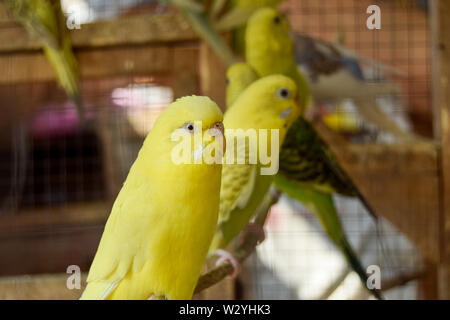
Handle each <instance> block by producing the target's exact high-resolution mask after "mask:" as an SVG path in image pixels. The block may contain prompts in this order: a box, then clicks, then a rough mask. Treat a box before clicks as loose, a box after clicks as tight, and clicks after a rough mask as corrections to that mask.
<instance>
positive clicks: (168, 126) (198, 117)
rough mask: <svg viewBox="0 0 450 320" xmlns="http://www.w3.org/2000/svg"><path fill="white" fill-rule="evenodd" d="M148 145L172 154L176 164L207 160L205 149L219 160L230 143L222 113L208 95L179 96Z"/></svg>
mask: <svg viewBox="0 0 450 320" xmlns="http://www.w3.org/2000/svg"><path fill="white" fill-rule="evenodd" d="M155 139H158V140H160V143H154V140H155ZM144 145H148V148H147V149H148V150H152V149H153V152H157V153H159V154H161V155H168V156H170V157H171V160H172V162H174V163H175V164H199V162H200V163H204V161H203V160H204V157H205V152H210V153H212V154H211V155H210V156H217V159H219V158H221V157H222V155H223V153H224V151H225V145H226V143H225V138H224V126H223V124H222V112H221V110H220V109H219V107H218V106H217V104H216V103H215V102H213V101H212V100H211V99H209V98H208V97H202V96H189V97H183V98H180V99H177V100H176V101H175V102H173V103H172V104H170V105H169V106H168V107H167V108H166V109H165V110H164V112H163V113H162V114H161V115H160V116H159V118H158V119H157V121H156V123H155V125H154V126H153V128H152V130H151V131H150V133H149V136H148V137H147V139H146V142H145V143H144ZM152 145H153V146H154V148H152ZM217 152H218V154H217ZM166 158H167V157H166ZM166 160H167V159H166ZM199 160H200V161H199Z"/></svg>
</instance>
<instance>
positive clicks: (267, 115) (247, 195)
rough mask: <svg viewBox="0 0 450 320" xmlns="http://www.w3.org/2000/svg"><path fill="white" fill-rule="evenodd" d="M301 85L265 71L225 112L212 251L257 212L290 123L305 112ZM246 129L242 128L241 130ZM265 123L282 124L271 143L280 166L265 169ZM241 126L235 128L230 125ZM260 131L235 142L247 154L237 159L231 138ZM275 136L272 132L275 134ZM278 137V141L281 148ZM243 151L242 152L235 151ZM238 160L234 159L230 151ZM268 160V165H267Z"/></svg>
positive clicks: (269, 126) (274, 126) (267, 125)
mask: <svg viewBox="0 0 450 320" xmlns="http://www.w3.org/2000/svg"><path fill="white" fill-rule="evenodd" d="M298 99H299V98H298V90H297V86H296V85H295V82H294V81H292V80H291V79H289V78H288V77H285V76H282V75H272V76H268V77H264V78H262V79H259V80H257V81H255V82H254V83H252V84H251V85H250V86H248V88H247V89H246V90H245V91H244V92H243V93H242V94H241V95H239V97H238V98H237V99H236V101H235V102H234V104H233V106H232V107H231V108H229V109H228V110H227V112H226V113H225V115H224V125H225V127H226V130H227V131H226V138H227V152H226V156H225V162H224V165H223V170H222V185H221V191H220V210H219V224H218V227H217V231H216V234H215V235H214V239H213V242H212V244H211V247H210V250H209V253H210V254H213V253H214V252H215V251H216V250H217V249H224V248H226V247H227V245H228V244H229V243H230V242H231V240H233V238H235V237H236V236H237V235H238V234H239V233H240V232H241V231H242V230H243V229H244V228H245V226H246V225H248V223H249V221H250V219H251V217H252V215H253V213H254V212H255V210H256V209H257V208H258V206H259V205H260V203H261V202H262V200H263V198H264V196H265V195H266V193H267V191H268V189H269V187H270V185H271V183H272V180H273V174H275V173H276V171H277V169H278V157H277V156H278V152H279V148H280V146H281V144H282V142H283V140H284V138H285V135H286V132H287V128H288V127H289V126H290V125H291V123H292V121H293V120H294V119H295V118H297V117H298V115H299V114H300V107H299V104H298ZM239 129H241V131H239ZM262 129H267V130H268V131H269V130H272V129H275V130H278V139H277V140H276V141H275V140H274V141H272V140H271V139H270V140H269V138H268V137H269V136H270V134H271V133H268V136H267V149H266V150H272V149H271V148H272V147H274V149H273V150H272V151H268V152H269V154H271V156H272V159H273V161H274V162H272V163H271V164H272V166H274V168H275V170H274V171H272V172H264V171H263V169H268V168H267V165H268V164H267V163H263V162H262V161H261V158H260V152H261V145H260V142H264V140H261V139H264V137H262V136H261V135H260V132H261V131H262ZM231 130H236V131H231ZM252 132H254V133H255V135H256V137H258V142H257V143H255V144H253V146H254V148H250V147H249V146H250V145H251V143H249V142H247V143H245V144H241V147H239V145H238V146H237V147H236V148H235V149H237V152H240V154H241V155H242V154H243V155H245V163H243V164H237V163H236V162H237V159H236V158H234V157H235V156H234V150H232V148H230V147H229V146H230V144H232V143H234V141H238V140H239V139H246V138H245V137H246V136H247V137H249V136H252V134H251V133H252ZM270 137H271V138H272V136H270ZM274 143H276V144H277V145H276V147H278V149H276V147H275V145H274ZM236 154H238V153H236ZM255 154H257V155H258V156H257V157H256V159H257V161H256V162H255V161H253V162H251V161H249V159H251V157H252V155H255ZM230 156H231V157H232V158H233V159H234V160H235V161H234V163H230V161H229V160H228V158H227V157H230ZM265 164H266V165H265Z"/></svg>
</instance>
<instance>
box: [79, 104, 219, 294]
mask: <svg viewBox="0 0 450 320" xmlns="http://www.w3.org/2000/svg"><path fill="white" fill-rule="evenodd" d="M199 121H201V127H199V126H198V123H199ZM221 121H222V112H221V111H220V109H219V108H218V106H217V105H216V104H215V103H214V102H213V101H211V100H210V99H209V98H207V97H196V96H191V97H184V98H181V99H178V100H177V101H175V102H174V103H172V104H171V105H169V106H168V107H167V108H166V109H165V110H164V112H163V113H162V114H161V116H160V117H159V118H158V119H157V121H156V123H155V125H154V126H153V128H152V130H151V131H150V133H149V134H148V136H147V138H146V139H145V141H144V144H143V146H142V148H141V150H140V151H139V154H138V156H137V159H136V161H135V162H134V163H133V165H132V167H131V169H130V172H129V174H128V177H127V178H126V181H125V183H124V185H123V187H122V189H121V191H120V193H119V195H118V196H117V199H116V201H115V202H114V205H113V208H112V211H111V214H110V216H109V218H108V221H107V223H106V226H105V230H104V232H103V235H102V238H101V241H100V244H99V247H98V250H97V253H96V255H95V258H94V261H93V263H92V265H91V268H90V271H89V275H88V278H87V287H86V290H85V291H84V293H83V295H82V299H148V298H157V299H190V298H191V297H192V294H193V291H194V288H195V285H196V283H197V280H198V277H199V274H200V271H201V269H202V266H203V264H204V262H205V258H206V254H207V251H208V247H209V245H210V243H211V239H212V237H213V234H214V231H215V229H216V225H217V219H218V211H219V191H220V182H221V168H222V164H221V163H220V161H219V163H212V164H206V162H205V161H202V163H200V164H196V163H195V161H196V159H198V157H199V155H200V156H201V157H204V154H205V150H208V148H209V149H213V150H217V152H219V151H220V154H219V155H220V157H219V159H220V158H221V155H222V154H223V146H224V141H223V139H218V135H217V134H216V135H213V134H212V133H211V130H210V129H216V131H217V130H219V131H220V132H221V133H220V136H222V138H223V125H222V122H221ZM175 132H177V133H178V135H180V136H179V138H177V139H175V138H173V137H174V136H173V134H174V133H175ZM202 136H203V137H204V139H203V144H201V145H200V146H201V147H202V148H200V149H198V148H196V147H195V144H194V147H193V149H191V150H190V151H189V150H188V151H183V150H182V149H180V151H183V152H188V153H184V154H185V155H186V154H187V155H188V157H187V158H186V159H189V161H185V162H181V163H180V162H178V160H177V159H176V158H174V155H178V154H179V153H178V152H174V151H173V150H178V149H176V147H177V146H179V143H180V142H179V141H177V140H178V139H181V138H183V137H184V138H187V139H191V141H195V139H198V138H201V137H202ZM187 141H188V142H189V140H187ZM187 145H190V143H188V144H187ZM194 149H195V150H194ZM186 150H187V149H186ZM198 150H200V151H201V152H200V153H199V152H198ZM183 152H181V154H183Z"/></svg>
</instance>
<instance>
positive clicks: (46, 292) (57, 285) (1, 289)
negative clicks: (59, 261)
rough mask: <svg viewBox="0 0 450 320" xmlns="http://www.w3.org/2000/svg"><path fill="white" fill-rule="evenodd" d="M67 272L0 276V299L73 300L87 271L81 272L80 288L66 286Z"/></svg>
mask: <svg viewBox="0 0 450 320" xmlns="http://www.w3.org/2000/svg"><path fill="white" fill-rule="evenodd" d="M68 276H69V274H67V273H56V274H40V275H33V276H28V275H27V276H15V277H3V278H0V300H75V299H78V298H79V297H80V296H81V293H82V292H83V290H84V287H85V284H86V277H87V273H82V274H81V289H73V290H69V289H68V288H67V285H66V283H67V278H68Z"/></svg>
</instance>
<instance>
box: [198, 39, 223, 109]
mask: <svg viewBox="0 0 450 320" xmlns="http://www.w3.org/2000/svg"><path fill="white" fill-rule="evenodd" d="M199 59H200V63H199V68H200V89H201V93H202V94H203V95H205V96H208V97H210V98H211V99H212V100H214V101H215V102H216V103H217V104H218V105H219V107H220V108H221V109H222V111H224V110H225V87H226V84H225V73H226V67H225V65H224V63H223V62H222V61H221V60H220V59H219V58H218V57H217V56H216V54H215V53H214V51H213V50H212V49H211V48H210V47H209V46H208V45H207V44H206V43H204V42H202V43H201V44H200V53H199Z"/></svg>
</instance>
